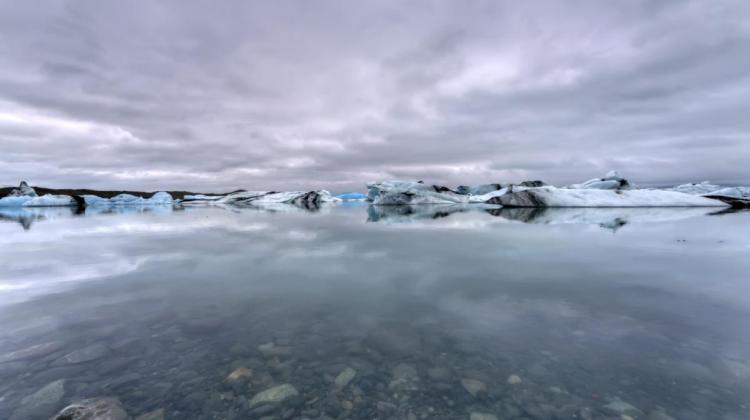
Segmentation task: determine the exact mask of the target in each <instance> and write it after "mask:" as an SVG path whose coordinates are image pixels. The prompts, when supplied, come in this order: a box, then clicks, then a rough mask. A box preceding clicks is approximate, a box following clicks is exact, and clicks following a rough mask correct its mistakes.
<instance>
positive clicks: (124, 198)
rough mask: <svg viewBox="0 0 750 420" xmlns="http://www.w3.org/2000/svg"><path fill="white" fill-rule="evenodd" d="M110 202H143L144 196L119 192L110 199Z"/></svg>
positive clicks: (123, 203)
mask: <svg viewBox="0 0 750 420" xmlns="http://www.w3.org/2000/svg"><path fill="white" fill-rule="evenodd" d="M109 202H110V204H114V205H120V206H122V205H134V204H141V203H142V202H143V198H142V197H137V196H135V195H132V194H124V193H123V194H117V195H116V196H114V197H112V198H110V199H109Z"/></svg>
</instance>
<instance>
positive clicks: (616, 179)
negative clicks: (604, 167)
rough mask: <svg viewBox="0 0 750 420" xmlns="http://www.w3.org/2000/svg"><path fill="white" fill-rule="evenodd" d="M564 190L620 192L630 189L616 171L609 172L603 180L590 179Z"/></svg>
mask: <svg viewBox="0 0 750 420" xmlns="http://www.w3.org/2000/svg"><path fill="white" fill-rule="evenodd" d="M564 188H571V189H584V190H592V189H593V190H622V189H627V188H630V182H628V180H627V179H625V178H623V177H621V176H620V174H619V173H618V172H617V171H609V172H607V174H606V175H604V177H603V178H594V179H590V180H588V181H586V182H583V183H581V184H572V185H568V186H565V187H564Z"/></svg>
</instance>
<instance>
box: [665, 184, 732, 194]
mask: <svg viewBox="0 0 750 420" xmlns="http://www.w3.org/2000/svg"><path fill="white" fill-rule="evenodd" d="M718 189H721V187H720V186H719V185H715V184H712V183H710V182H709V181H703V182H700V183H692V184H682V185H678V186H676V187H674V188H670V189H669V190H670V191H677V192H681V193H685V194H693V195H703V194H708V193H711V192H713V191H716V190H718Z"/></svg>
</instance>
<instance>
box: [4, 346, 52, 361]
mask: <svg viewBox="0 0 750 420" xmlns="http://www.w3.org/2000/svg"><path fill="white" fill-rule="evenodd" d="M62 347H63V343H62V342H61V341H50V342H48V343H42V344H35V345H33V346H30V347H26V348H23V349H20V350H15V351H12V352H9V353H4V354H0V363H5V362H11V361H15V360H23V359H28V358H33V357H41V356H45V355H48V354H50V353H53V352H56V351H57V350H60V349H61V348H62Z"/></svg>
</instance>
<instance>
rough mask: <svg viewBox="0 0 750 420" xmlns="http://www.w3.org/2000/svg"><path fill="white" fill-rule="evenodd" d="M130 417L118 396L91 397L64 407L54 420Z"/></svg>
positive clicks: (96, 419) (118, 418)
mask: <svg viewBox="0 0 750 420" xmlns="http://www.w3.org/2000/svg"><path fill="white" fill-rule="evenodd" d="M129 418H130V417H129V416H128V413H127V412H126V411H125V409H123V408H122V403H120V400H118V399H117V398H109V397H107V398H90V399H87V400H81V401H77V402H75V403H73V404H71V405H69V406H67V407H65V408H63V409H62V410H61V411H60V412H59V413H58V414H57V415H56V416H55V417H53V418H52V419H53V420H100V419H101V420H127V419H129Z"/></svg>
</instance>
